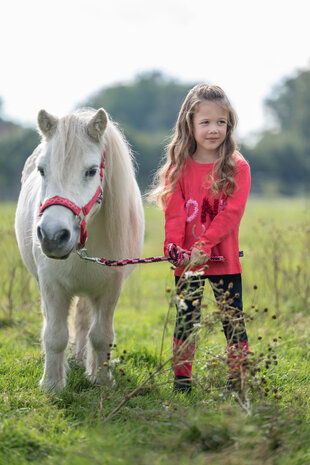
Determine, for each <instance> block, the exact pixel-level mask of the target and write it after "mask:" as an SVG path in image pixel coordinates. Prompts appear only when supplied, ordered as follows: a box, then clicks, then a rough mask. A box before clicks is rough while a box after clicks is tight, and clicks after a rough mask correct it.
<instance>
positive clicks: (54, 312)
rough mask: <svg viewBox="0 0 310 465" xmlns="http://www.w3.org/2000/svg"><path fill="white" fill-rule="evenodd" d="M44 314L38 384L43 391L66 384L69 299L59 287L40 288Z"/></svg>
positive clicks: (56, 388) (54, 389) (53, 389)
mask: <svg viewBox="0 0 310 465" xmlns="http://www.w3.org/2000/svg"><path fill="white" fill-rule="evenodd" d="M41 296H42V310H43V315H44V326H43V338H42V339H43V349H44V353H45V366H44V374H43V377H42V379H41V381H40V386H42V387H44V389H45V391H56V390H59V389H62V388H63V387H64V386H65V385H66V373H65V349H66V347H67V344H68V339H69V330H68V321H67V320H68V312H69V306H70V299H69V297H68V296H66V295H64V293H63V292H61V289H59V288H58V289H57V288H56V289H55V286H53V291H48V290H47V288H46V287H45V286H44V289H42V288H41Z"/></svg>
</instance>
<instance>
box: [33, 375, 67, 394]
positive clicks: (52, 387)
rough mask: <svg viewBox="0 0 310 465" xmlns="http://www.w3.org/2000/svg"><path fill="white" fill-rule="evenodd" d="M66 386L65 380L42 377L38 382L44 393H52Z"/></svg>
mask: <svg viewBox="0 0 310 465" xmlns="http://www.w3.org/2000/svg"><path fill="white" fill-rule="evenodd" d="M65 386H66V381H65V380H64V379H63V380H57V381H52V380H47V379H45V378H44V377H43V378H42V379H41V380H40V382H39V387H40V388H41V389H44V392H45V393H46V394H53V393H55V392H59V391H61V390H62V389H63V388H64V387H65Z"/></svg>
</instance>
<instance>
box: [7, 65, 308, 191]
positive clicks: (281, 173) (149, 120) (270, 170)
mask: <svg viewBox="0 0 310 465" xmlns="http://www.w3.org/2000/svg"><path fill="white" fill-rule="evenodd" d="M194 84H195V83H194V82H193V83H188V84H185V83H182V82H179V81H178V80H176V79H173V78H170V77H168V76H166V75H164V74H162V73H161V72H159V71H152V72H145V73H142V74H139V75H137V76H136V77H135V79H134V80H133V81H132V82H131V83H124V84H117V85H113V86H110V87H107V88H102V89H100V90H98V91H97V92H96V93H95V94H93V95H91V96H90V97H89V98H88V99H87V100H86V101H84V102H81V105H79V106H91V107H93V108H100V107H103V108H105V109H106V111H107V112H108V113H109V115H110V116H111V118H112V119H113V121H116V122H117V123H118V124H119V126H120V128H121V129H122V131H123V132H124V134H125V136H126V138H127V139H128V141H129V142H130V144H131V147H132V149H133V152H134V155H135V159H136V161H137V177H138V182H139V185H140V188H141V189H142V190H145V189H146V188H147V187H148V186H149V184H150V182H151V179H152V177H153V174H154V172H155V171H156V169H157V168H158V166H159V164H160V162H161V159H162V156H163V154H164V150H165V146H166V144H167V143H168V142H169V139H170V137H171V134H172V131H173V128H174V125H175V123H176V117H177V115H178V112H179V109H180V106H181V104H182V102H183V100H184V97H185V95H186V94H187V92H188V90H189V89H190V88H191V87H192V86H193V85H194ZM264 103H265V110H266V113H268V114H269V116H271V117H272V119H273V122H274V124H273V129H269V130H265V131H264V132H262V133H261V134H260V136H259V138H258V140H257V142H256V143H255V145H254V146H249V145H247V144H246V143H243V144H241V147H240V150H241V152H242V153H243V155H244V156H245V157H246V159H247V160H248V161H249V162H250V165H251V170H252V192H254V193H257V194H268V195H270V194H284V195H305V194H307V193H308V192H309V188H310V186H309V179H310V132H309V130H308V124H309V121H310V70H301V71H299V72H298V73H297V74H296V75H295V76H290V77H286V78H284V79H283V80H282V81H281V82H280V83H279V84H278V86H277V87H276V88H275V89H273V90H272V93H271V94H270V96H268V97H267V98H266V100H265V102H264ZM47 110H48V109H47ZM0 111H1V99H0ZM0 115H1V113H0ZM38 143H39V136H38V134H37V132H36V131H35V130H34V129H29V128H24V127H21V126H19V125H16V124H14V123H12V122H9V121H5V120H3V119H1V117H0V196H1V199H9V198H10V199H16V197H17V195H18V191H19V182H20V174H21V170H22V167H23V164H24V162H25V160H26V158H27V157H28V156H29V155H30V154H31V153H32V151H33V149H34V148H35V146H36V145H37V144H38Z"/></svg>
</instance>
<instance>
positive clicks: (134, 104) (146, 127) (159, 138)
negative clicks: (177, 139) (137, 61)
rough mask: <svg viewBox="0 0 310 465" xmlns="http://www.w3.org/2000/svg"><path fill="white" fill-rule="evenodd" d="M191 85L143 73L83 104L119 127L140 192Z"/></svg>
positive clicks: (153, 73) (149, 176)
mask: <svg viewBox="0 0 310 465" xmlns="http://www.w3.org/2000/svg"><path fill="white" fill-rule="evenodd" d="M193 85H194V84H184V83H180V82H179V81H177V80H176V79H172V78H170V77H168V76H165V75H164V74H163V73H162V72H160V71H147V72H144V73H141V74H138V75H137V76H136V77H135V79H134V80H133V82H132V83H129V84H118V85H115V86H113V87H109V88H104V89H101V90H99V91H98V92H96V93H95V94H94V95H93V96H91V97H90V98H89V99H88V100H87V101H86V102H84V106H85V105H87V106H91V107H93V108H100V107H103V108H105V109H106V110H107V112H108V113H109V114H110V115H111V117H112V119H113V120H115V121H117V122H118V123H120V126H121V127H122V129H123V130H124V133H125V135H126V137H127V139H128V140H129V142H130V144H131V146H132V148H133V151H134V153H135V157H136V160H137V164H138V167H139V170H138V182H139V185H140V187H141V189H142V190H144V189H145V188H146V187H147V186H148V185H149V183H150V182H151V179H152V176H153V174H154V172H155V171H156V169H157V167H158V165H159V163H160V160H161V158H162V155H163V151H164V146H165V145H166V144H167V142H168V139H169V134H170V132H171V130H172V129H173V127H174V125H175V123H176V118H177V115H178V112H179V109H180V107H181V104H182V102H183V100H184V97H185V95H186V94H187V92H188V90H189V89H190V88H191V87H192V86H193Z"/></svg>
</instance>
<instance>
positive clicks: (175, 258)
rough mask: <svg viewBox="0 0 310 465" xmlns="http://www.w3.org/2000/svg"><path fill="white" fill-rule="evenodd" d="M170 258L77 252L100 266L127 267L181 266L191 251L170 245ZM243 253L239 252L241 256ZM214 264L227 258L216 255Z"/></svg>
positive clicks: (212, 259) (211, 258) (84, 250)
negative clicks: (112, 256)
mask: <svg viewBox="0 0 310 465" xmlns="http://www.w3.org/2000/svg"><path fill="white" fill-rule="evenodd" d="M167 248H168V254H169V255H168V256H164V257H149V258H132V259H127V260H106V259H105V258H96V257H89V256H88V253H87V249H81V250H77V254H78V255H79V257H81V258H82V259H83V260H87V261H91V262H96V263H98V264H99V265H106V266H125V265H136V264H137V263H156V262H166V261H168V260H170V261H171V262H172V263H173V265H175V266H179V265H180V263H181V262H182V260H183V258H184V254H185V253H186V254H188V255H190V254H191V253H190V251H189V250H184V251H181V250H178V248H177V246H176V245H175V244H169V245H168V247H167ZM240 254H242V252H239V256H242V255H240ZM209 260H211V261H212V262H224V261H225V257H223V255H214V256H211V257H210V259H209Z"/></svg>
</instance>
